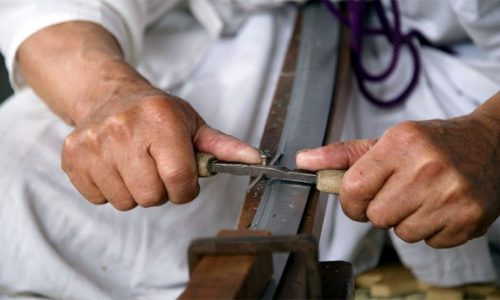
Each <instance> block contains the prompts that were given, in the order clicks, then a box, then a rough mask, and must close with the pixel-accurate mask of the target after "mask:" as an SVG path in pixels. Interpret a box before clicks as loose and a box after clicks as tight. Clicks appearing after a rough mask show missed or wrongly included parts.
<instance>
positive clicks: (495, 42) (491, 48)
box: [450, 0, 500, 60]
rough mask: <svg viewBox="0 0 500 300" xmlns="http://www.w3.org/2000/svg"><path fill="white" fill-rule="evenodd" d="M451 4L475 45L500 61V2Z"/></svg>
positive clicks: (475, 0) (468, 0)
mask: <svg viewBox="0 0 500 300" xmlns="http://www.w3.org/2000/svg"><path fill="white" fill-rule="evenodd" d="M450 4H451V5H452V7H453V9H454V11H455V13H456V15H457V18H458V21H459V22H460V24H461V25H462V28H463V30H464V31H465V32H466V33H467V35H468V36H469V37H470V39H471V40H472V41H473V43H474V44H475V45H476V46H478V47H479V48H480V49H481V50H482V51H483V52H484V53H485V54H487V55H488V56H489V57H491V58H494V59H497V60H500V1H492V0H453V1H450Z"/></svg>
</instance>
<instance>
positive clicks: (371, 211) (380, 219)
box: [366, 205, 393, 229]
mask: <svg viewBox="0 0 500 300" xmlns="http://www.w3.org/2000/svg"><path fill="white" fill-rule="evenodd" d="M366 216H367V217H368V220H370V222H371V223H372V224H373V225H374V226H375V227H377V228H385V229H387V228H390V227H391V226H392V225H393V224H391V223H390V220H389V219H388V218H387V217H386V216H385V215H384V213H383V212H382V211H380V210H379V209H377V208H371V205H370V206H369V207H368V209H367V210H366Z"/></svg>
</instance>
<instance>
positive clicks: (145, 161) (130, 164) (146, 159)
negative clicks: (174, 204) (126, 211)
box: [118, 149, 167, 207]
mask: <svg viewBox="0 0 500 300" xmlns="http://www.w3.org/2000/svg"><path fill="white" fill-rule="evenodd" d="M122 161H123V162H125V163H122V164H120V165H119V167H118V172H119V173H120V176H121V178H123V182H124V183H125V185H126V186H127V189H128V190H129V191H130V194H131V195H132V197H133V198H134V201H135V202H136V203H137V204H139V205H140V206H142V207H150V206H157V205H162V204H164V203H166V202H167V191H166V189H165V185H164V184H163V181H162V180H161V178H160V175H158V170H157V168H156V164H155V161H154V160H153V159H152V158H151V156H149V153H148V152H147V149H145V151H142V152H139V151H137V152H134V154H133V155H124V156H123V157H122Z"/></svg>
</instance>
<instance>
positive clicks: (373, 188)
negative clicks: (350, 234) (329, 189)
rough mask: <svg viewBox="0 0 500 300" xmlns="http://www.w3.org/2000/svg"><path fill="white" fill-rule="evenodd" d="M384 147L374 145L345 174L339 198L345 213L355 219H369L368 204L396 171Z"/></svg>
mask: <svg viewBox="0 0 500 300" xmlns="http://www.w3.org/2000/svg"><path fill="white" fill-rule="evenodd" d="M384 148H385V147H380V146H379V144H376V145H375V146H373V147H372V148H371V149H370V150H369V151H367V152H366V153H365V154H364V155H363V156H362V157H360V158H359V159H358V160H357V161H356V162H355V163H354V164H353V165H352V166H351V167H350V168H349V170H348V171H347V172H346V173H345V175H344V179H343V181H342V188H341V190H340V195H339V196H340V198H339V200H340V204H341V205H342V209H343V210H344V212H345V214H346V215H347V216H348V217H350V218H351V219H353V220H355V221H367V220H368V218H367V215H366V210H367V208H368V204H369V203H370V201H371V200H372V199H374V198H375V196H376V195H377V193H378V192H379V191H380V190H381V189H382V187H383V186H384V184H385V182H386V180H387V179H388V178H389V177H390V176H391V175H392V174H393V172H394V165H393V161H392V160H391V159H390V154H389V153H387V152H385V150H384Z"/></svg>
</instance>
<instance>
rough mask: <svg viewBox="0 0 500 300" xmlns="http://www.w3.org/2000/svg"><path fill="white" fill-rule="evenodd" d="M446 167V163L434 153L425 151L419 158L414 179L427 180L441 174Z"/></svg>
mask: <svg viewBox="0 0 500 300" xmlns="http://www.w3.org/2000/svg"><path fill="white" fill-rule="evenodd" d="M446 169H447V164H446V163H445V162H444V161H443V160H442V159H440V158H439V156H438V155H437V154H435V153H430V152H426V153H424V154H422V155H421V156H420V158H419V162H418V165H417V170H416V174H415V180H427V179H428V178H434V177H435V176H437V175H439V174H442V173H443V172H444V171H445V170H446Z"/></svg>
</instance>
